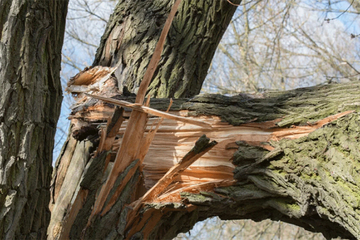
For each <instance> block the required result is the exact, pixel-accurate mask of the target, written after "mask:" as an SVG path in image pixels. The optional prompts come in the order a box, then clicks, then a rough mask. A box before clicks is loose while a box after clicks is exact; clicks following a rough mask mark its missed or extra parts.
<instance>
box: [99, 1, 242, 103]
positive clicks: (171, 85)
mask: <svg viewBox="0 0 360 240" xmlns="http://www.w3.org/2000/svg"><path fill="white" fill-rule="evenodd" d="M233 2H234V3H239V2H240V1H239V0H235V1H233ZM173 3H174V1H173V0H166V1H163V0H155V1H141V0H136V1H124V0H121V1H119V3H118V5H117V6H116V9H115V12H114V13H113V14H112V15H111V17H110V20H109V23H108V25H107V27H106V30H105V33H104V35H103V37H102V39H101V43H100V47H99V48H98V51H97V53H96V57H95V61H94V63H93V66H97V65H101V66H115V65H119V66H120V67H119V68H118V70H117V71H116V72H115V76H116V77H117V79H118V81H119V89H120V90H121V89H122V86H127V87H128V89H129V90H130V91H132V92H135V93H136V92H137V89H138V88H139V85H140V82H141V80H142V78H143V76H144V73H145V70H146V68H147V65H148V64H149V61H150V58H151V56H152V53H153V51H154V49H155V45H156V43H157V41H158V39H159V36H160V32H161V29H162V26H163V25H164V23H165V20H166V17H167V15H168V12H169V11H170V8H171V6H172V5H173ZM235 10H236V7H235V6H233V5H231V4H229V3H228V2H227V1H225V0H221V1H212V0H201V1H183V2H182V3H181V5H180V7H179V10H178V12H177V15H176V17H175V19H174V21H173V23H172V26H171V28H170V31H169V34H168V37H167V40H166V44H165V47H164V50H163V54H162V58H161V60H160V63H159V65H158V67H157V70H156V72H155V76H154V77H153V79H152V82H151V84H150V86H149V88H148V93H149V94H150V95H151V96H152V97H163V98H166V97H175V98H181V97H193V96H195V95H196V94H198V93H199V92H200V90H201V86H202V83H203V81H204V79H205V77H206V75H207V71H208V68H209V66H210V63H211V60H212V58H213V55H214V53H215V50H216V48H217V45H218V43H219V42H220V40H221V38H222V36H223V33H224V32H225V30H226V28H227V26H228V24H229V22H230V20H231V17H232V16H233V14H234V12H235Z"/></svg>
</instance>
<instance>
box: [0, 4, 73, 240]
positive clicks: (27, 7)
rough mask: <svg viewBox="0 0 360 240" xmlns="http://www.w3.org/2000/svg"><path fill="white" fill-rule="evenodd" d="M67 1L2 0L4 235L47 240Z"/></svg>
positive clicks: (0, 179)
mask: <svg viewBox="0 0 360 240" xmlns="http://www.w3.org/2000/svg"><path fill="white" fill-rule="evenodd" d="M67 3H68V1H67V0H62V1H48V0H39V1H30V0H26V1H25V0H22V1H21V0H19V1H13V0H2V1H0V39H1V41H0V239H25V238H33V239H45V238H46V229H47V225H48V222H49V220H50V211H49V209H48V204H49V199H50V194H49V186H50V180H51V172H52V166H51V163H52V150H53V145H54V136H55V131H56V124H57V120H58V117H59V114H60V106H61V100H62V93H61V84H60V63H61V47H62V43H63V36H64V31H65V18H66V13H67Z"/></svg>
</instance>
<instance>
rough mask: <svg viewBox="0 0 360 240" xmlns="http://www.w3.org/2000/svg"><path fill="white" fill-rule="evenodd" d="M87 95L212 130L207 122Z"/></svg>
mask: <svg viewBox="0 0 360 240" xmlns="http://www.w3.org/2000/svg"><path fill="white" fill-rule="evenodd" d="M85 95H87V96H89V97H93V98H96V99H99V100H102V101H104V102H108V103H112V104H115V105H118V106H121V107H128V108H131V109H133V110H136V111H140V112H143V113H148V114H151V115H154V116H158V117H163V118H167V119H172V120H175V121H180V122H184V123H189V124H194V125H197V126H200V127H204V128H208V129H211V128H212V127H211V124H209V123H206V122H201V121H197V120H193V119H189V118H185V117H181V116H176V115H173V114H170V113H166V112H163V111H160V110H156V109H154V108H150V107H146V106H142V105H139V104H134V103H130V102H126V101H123V100H116V99H113V98H108V97H102V96H98V95H93V94H89V93H85Z"/></svg>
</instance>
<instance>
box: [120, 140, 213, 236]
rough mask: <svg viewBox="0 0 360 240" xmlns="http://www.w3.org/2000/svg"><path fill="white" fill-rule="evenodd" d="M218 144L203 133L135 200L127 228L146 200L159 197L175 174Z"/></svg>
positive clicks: (129, 214)
mask: <svg viewBox="0 0 360 240" xmlns="http://www.w3.org/2000/svg"><path fill="white" fill-rule="evenodd" d="M216 144H217V142H216V141H212V142H210V139H209V138H207V137H206V135H203V136H201V137H200V138H199V140H198V141H197V142H196V143H195V146H194V147H193V148H192V149H191V150H190V152H189V153H188V154H186V155H185V156H184V158H183V159H182V160H181V161H180V162H179V163H178V164H177V165H175V166H173V167H172V168H170V169H169V171H168V172H167V173H166V174H165V175H164V176H163V177H162V178H161V179H160V180H159V181H158V182H157V183H156V184H155V185H154V186H153V187H152V188H151V189H149V190H148V191H147V192H146V193H145V195H144V196H142V197H141V198H140V199H139V200H137V201H135V202H134V203H133V204H134V207H133V209H132V211H130V212H129V213H128V217H127V225H126V227H125V229H128V228H129V227H130V226H132V224H133V223H134V221H135V218H136V216H137V215H138V213H139V210H140V208H141V206H142V205H143V203H144V202H150V201H152V200H153V199H155V198H156V197H158V196H159V195H160V194H161V193H162V192H163V191H164V190H165V189H166V188H167V187H168V186H169V185H170V184H171V182H172V181H173V178H174V176H176V175H178V174H180V173H181V172H183V171H184V170H185V169H186V168H188V167H189V166H190V165H191V164H192V163H194V162H195V161H196V160H197V159H199V158H200V157H201V156H203V155H204V154H205V153H207V152H208V151H209V150H210V149H212V148H213V147H214V146H215V145H216Z"/></svg>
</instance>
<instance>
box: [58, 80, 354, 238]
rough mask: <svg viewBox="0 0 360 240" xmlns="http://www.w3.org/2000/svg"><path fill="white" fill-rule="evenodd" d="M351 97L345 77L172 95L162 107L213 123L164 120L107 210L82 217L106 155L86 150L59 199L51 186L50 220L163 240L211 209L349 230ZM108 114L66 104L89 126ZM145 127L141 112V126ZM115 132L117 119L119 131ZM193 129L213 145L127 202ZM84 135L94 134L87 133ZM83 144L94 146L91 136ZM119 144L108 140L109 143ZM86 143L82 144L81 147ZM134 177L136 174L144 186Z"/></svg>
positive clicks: (334, 232) (228, 215) (92, 234)
mask: <svg viewBox="0 0 360 240" xmlns="http://www.w3.org/2000/svg"><path fill="white" fill-rule="evenodd" d="M359 96H360V84H358V83H351V84H342V85H339V84H332V85H322V86H317V87H313V88H304V89H297V90H293V91H287V92H270V93H264V94H262V95H261V96H257V97H254V96H250V95H239V96H234V97H225V96H220V95H203V96H198V97H195V98H194V99H191V100H188V99H178V100H175V101H174V104H173V107H172V109H171V110H170V111H171V112H173V113H174V112H182V115H184V114H185V115H186V116H187V117H192V118H195V119H196V118H199V119H201V120H202V121H205V122H208V123H211V124H212V125H213V129H204V128H201V127H198V128H194V127H189V126H188V125H183V124H181V123H178V124H172V123H170V122H169V121H170V120H169V121H164V123H163V125H164V126H163V129H161V128H160V129H159V130H158V133H157V135H156V136H155V139H154V140H153V144H152V146H151V147H150V150H149V152H148V154H147V157H146V158H145V160H144V165H143V166H139V164H138V162H139V161H138V160H136V161H133V162H132V163H131V164H130V165H129V166H128V167H127V168H126V170H125V171H124V172H123V173H122V174H121V175H120V176H119V178H118V181H117V182H116V184H115V186H114V187H113V190H112V191H111V192H110V195H109V196H108V200H107V202H109V201H110V199H111V198H112V196H113V195H114V194H115V192H116V190H117V189H118V186H120V185H121V182H122V181H123V179H125V177H126V176H127V175H128V174H129V172H131V171H134V172H135V174H133V175H132V178H131V179H130V181H129V182H128V183H127V184H126V186H125V187H124V188H123V190H122V192H121V194H120V196H119V197H118V198H117V199H116V202H115V204H113V205H112V207H111V209H110V210H109V211H105V210H103V212H102V213H101V214H99V215H96V216H94V217H93V218H92V219H91V221H90V222H89V216H90V214H91V208H92V205H93V203H94V201H95V197H96V194H97V191H98V189H99V187H100V186H101V184H102V182H103V181H104V180H102V179H104V176H105V178H106V175H107V173H106V172H108V170H107V171H106V172H105V173H104V174H103V170H102V169H104V165H105V164H106V158H107V157H110V159H113V158H114V157H115V155H114V154H113V152H112V151H110V152H109V151H104V152H102V153H101V152H97V154H96V157H94V158H86V159H87V161H86V163H85V165H83V167H81V169H79V168H77V169H79V171H83V172H82V176H81V177H80V178H79V179H80V180H79V181H78V183H77V185H76V186H74V187H73V188H72V189H75V190H74V191H71V193H72V195H71V196H70V198H69V199H68V200H67V202H66V201H63V200H61V201H59V202H58V200H57V199H58V197H57V195H56V194H55V206H56V205H57V204H58V205H60V204H61V205H63V206H64V210H63V215H62V216H65V217H64V218H62V219H61V221H60V223H61V224H64V225H65V226H66V224H67V223H68V222H69V219H72V221H73V222H72V224H70V226H69V229H68V231H67V234H69V235H68V236H70V238H75V239H77V238H79V237H81V236H82V237H84V238H85V239H90V238H99V239H104V238H109V239H130V238H134V239H170V238H173V237H174V236H176V234H177V233H179V232H182V231H187V230H189V229H190V228H191V227H192V226H193V224H195V223H196V222H197V221H200V220H203V219H206V218H208V217H212V216H219V217H220V218H221V219H253V220H255V221H259V220H263V219H268V218H269V219H273V220H282V221H285V222H289V223H293V224H296V225H298V226H301V227H304V228H305V229H307V230H310V231H313V232H321V233H323V235H324V236H325V237H326V238H333V237H337V236H340V237H342V238H350V239H353V238H359V237H360V235H359V233H360V228H359V225H358V222H359V220H360V215H359V213H358V210H357V209H358V207H359V201H358V198H359V196H358V192H359V187H360V186H359V184H360V179H359V177H358V175H359V174H358V172H359V170H360V165H359V160H360V152H359V150H358V146H359V139H358V136H359V134H360V129H359V127H358V126H359V118H358V113H357V111H359V109H360V106H359V104H358V102H360V97H359ZM115 98H117V97H115ZM166 102H168V100H167V99H166V100H162V99H153V100H152V101H151V106H152V107H155V108H158V109H165V108H166ZM99 110H101V111H99ZM354 111H356V112H354ZM99 112H101V114H100V115H99ZM112 112H113V106H112V105H108V104H101V103H96V102H94V101H92V103H91V106H90V105H89V106H87V108H86V107H85V108H84V107H81V108H78V109H75V110H74V112H73V114H72V118H73V120H74V119H77V120H82V121H85V122H90V123H92V124H95V123H97V124H99V120H103V121H106V119H108V118H109V116H111V114H112ZM125 115H126V113H125ZM217 117H220V118H221V120H222V122H220V121H219V120H216V119H217ZM228 123H230V125H229V124H228ZM124 124H125V125H126V122H125V123H124ZM151 125H152V122H151V119H150V120H149V124H148V126H149V127H148V128H150V126H151ZM233 125H235V126H233ZM147 131H148V130H147ZM123 132H124V127H121V128H120V130H119V132H118V137H120V139H121V136H122V135H123ZM202 134H206V135H207V136H210V138H211V139H215V140H216V141H217V142H218V145H217V146H215V147H214V148H213V150H211V151H210V152H209V153H207V155H204V158H203V159H201V158H200V159H199V161H200V163H201V164H200V165H196V164H195V165H193V166H191V167H190V168H189V169H186V170H185V171H184V172H182V173H179V175H178V177H174V178H173V179H172V184H171V185H170V186H169V187H168V188H167V190H165V191H163V192H162V193H161V194H160V195H158V196H157V197H156V198H155V199H152V200H151V201H146V202H143V203H142V204H141V205H140V208H138V209H137V208H136V206H137V203H138V202H136V201H135V200H138V199H140V200H141V196H143V194H144V193H143V191H147V189H148V188H149V187H151V186H153V185H154V183H156V182H157V181H158V180H157V179H159V178H160V177H161V176H162V175H164V174H165V173H166V172H168V170H169V169H170V168H171V166H172V165H174V159H173V158H172V157H171V158H170V157H169V156H177V157H180V158H181V157H182V156H184V155H185V153H186V152H187V151H188V150H189V149H191V147H192V146H193V145H194V140H195V139H196V138H198V137H200V136H201V135H202ZM90 135H92V134H90ZM96 135H97V134H95V136H96ZM88 137H89V138H90V139H94V135H93V136H88ZM174 139H175V140H174ZM93 142H94V143H95V146H96V145H97V141H93ZM100 142H101V140H100ZM69 143H70V141H69ZM179 143H181V145H178V144H179ZM81 144H84V143H81ZM119 144H120V143H119V142H116V141H115V142H113V144H112V149H113V151H116V149H118V145H119ZM172 144H173V145H172ZM180 146H181V149H180V150H179V147H180ZM92 149H95V148H93V146H92ZM269 150H270V151H269ZM87 151H90V152H91V150H90V149H89V148H88V150H87ZM184 151H185V153H182V152H184ZM66 153H68V152H67V151H64V154H66ZM74 155H75V153H74ZM63 156H64V155H63ZM222 157H224V158H225V160H224V158H222ZM64 160H66V159H65V158H63V159H62V160H61V161H59V165H58V166H60V165H61V164H62V162H63V161H64ZM73 160H74V158H73ZM73 160H71V161H73ZM230 160H232V163H230V162H229V161H230ZM111 164H112V163H111V162H110V163H109V165H108V166H109V167H108V168H111ZM231 165H232V166H233V167H231ZM70 168H71V167H70V166H69V169H70ZM154 170H155V172H154ZM156 170H157V171H158V172H156ZM58 172H59V171H58ZM68 172H69V173H67V175H68V176H73V174H72V173H71V171H69V170H68ZM232 172H233V173H232ZM187 179H190V180H187ZM141 181H144V182H145V186H146V189H145V190H144V189H143V188H141V185H142V184H143V183H141ZM63 184H65V182H64V183H63ZM180 185H181V187H179V186H180ZM55 188H58V189H60V190H59V193H58V196H61V195H62V194H61V191H64V192H65V191H67V190H68V188H67V187H63V188H62V187H61V184H59V185H57V183H56V182H55ZM67 192H68V191H67ZM84 196H85V197H84ZM79 199H80V200H83V203H82V204H80V203H79V202H81V201H79ZM65 206H66V207H65ZM79 206H80V207H79ZM74 215H75V216H74ZM65 229H67V228H66V227H65ZM82 234H84V235H82ZM58 236H62V237H63V236H64V235H58ZM56 237H57V236H54V238H56Z"/></svg>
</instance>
